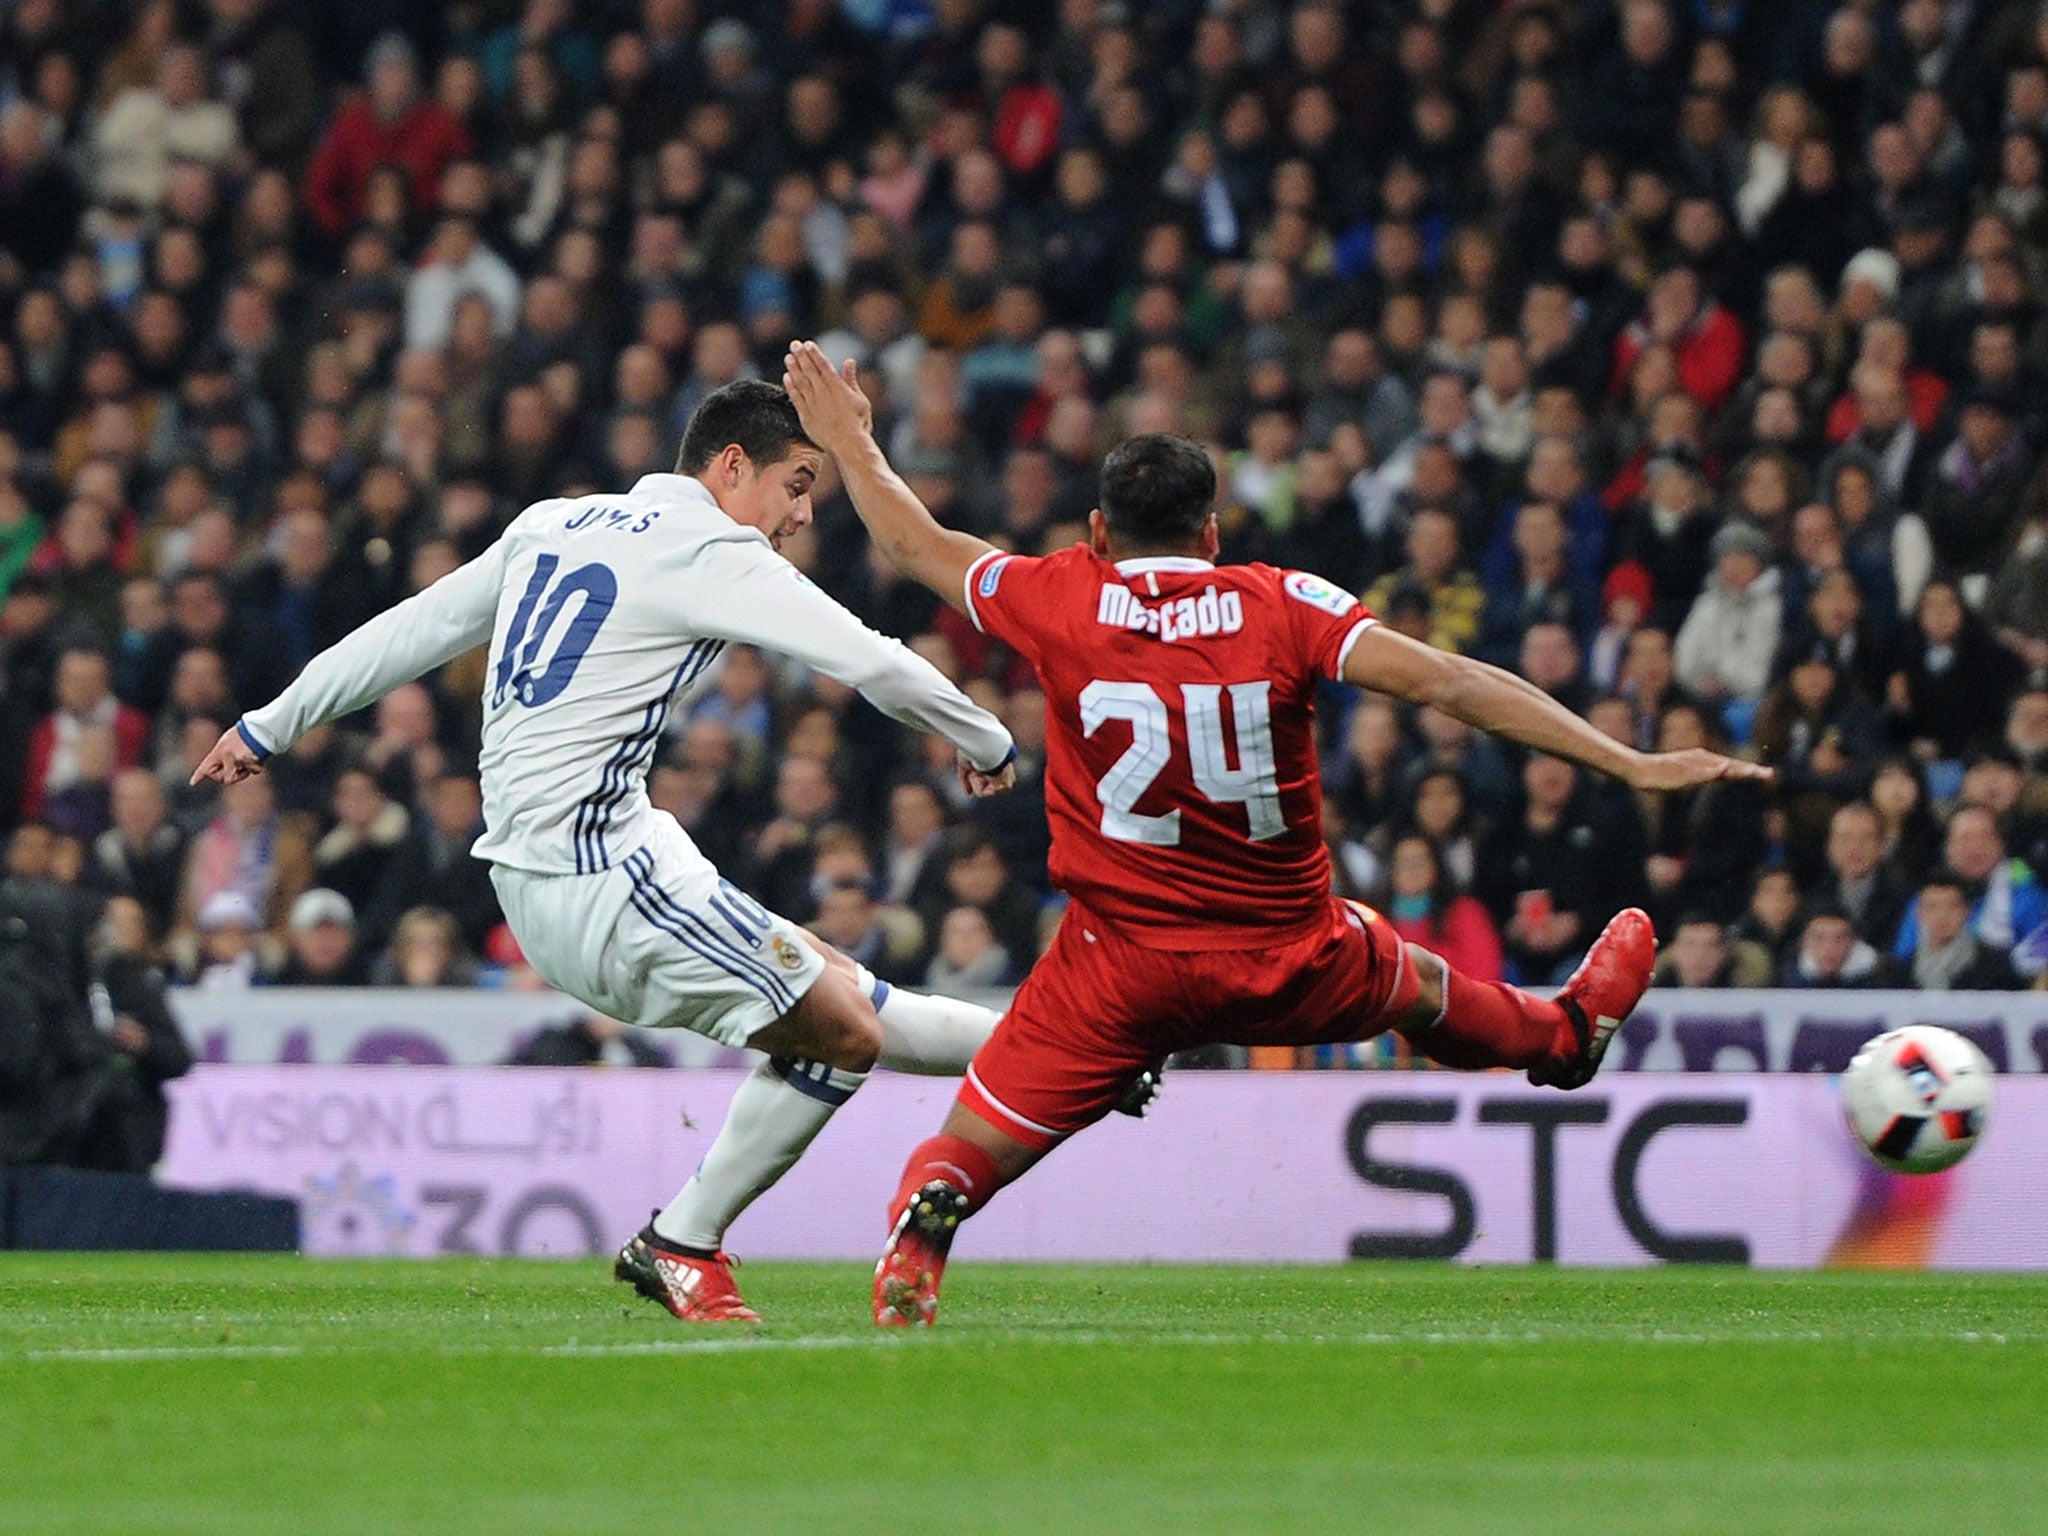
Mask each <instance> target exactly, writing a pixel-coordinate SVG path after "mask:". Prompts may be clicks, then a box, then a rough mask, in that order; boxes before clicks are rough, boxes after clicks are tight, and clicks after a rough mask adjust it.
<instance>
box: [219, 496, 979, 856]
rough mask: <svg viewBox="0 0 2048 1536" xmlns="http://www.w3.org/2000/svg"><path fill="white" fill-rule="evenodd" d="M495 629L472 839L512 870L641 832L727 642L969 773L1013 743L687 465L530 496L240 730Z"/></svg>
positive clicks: (628, 843) (313, 717)
mask: <svg viewBox="0 0 2048 1536" xmlns="http://www.w3.org/2000/svg"><path fill="white" fill-rule="evenodd" d="M486 640H488V641H489V642H490V647H491V649H490V669H489V673H488V675H487V676H486V678H485V682H484V701H483V703H484V730H483V759H482V777H483V795H484V824H485V832H484V835H483V837H482V838H481V839H479V840H478V842H477V844H476V848H475V850H474V851H475V853H476V856H477V857H478V858H481V859H488V860H490V861H491V862H492V863H493V864H497V865H501V866H503V867H506V868H510V869H520V870H528V871H531V872H534V873H536V874H589V873H593V872H595V871H599V870H607V869H610V868H611V867H612V866H613V865H614V864H615V863H617V862H619V861H621V860H623V859H625V858H626V857H627V856H629V855H630V854H632V853H634V852H635V851H636V850H637V849H639V848H640V847H641V846H642V845H643V844H645V843H646V842H647V841H648V838H649V827H648V825H647V818H648V817H649V815H650V814H651V807H650V806H649V804H648V801H647V788H646V780H647V769H648V766H649V765H650V764H651V763H652V762H653V760H654V756H655V753H656V752H657V751H658V750H659V748H660V742H661V735H662V728H663V726H664V725H665V724H666V722H667V719H668V711H669V705H670V701H671V700H672V699H673V698H674V697H675V695H676V694H677V693H678V692H679V691H681V690H682V689H685V688H687V687H688V686H689V685H690V683H691V682H692V680H694V679H695V678H696V677H698V676H700V675H701V674H702V673H703V671H704V669H705V668H707V667H709V666H710V665H711V663H712V662H713V661H714V660H715V659H716V658H717V657H718V655H719V653H720V651H722V650H723V649H724V647H725V646H726V645H727V644H728V643H730V642H739V643H742V644H747V645H758V646H762V647H765V648H767V649H770V650H775V651H780V652H782V653H784V654H786V655H789V656H793V657H796V658H797V659H798V660H800V661H803V662H806V663H808V664H809V665H810V666H812V667H814V668H816V669H817V670H818V671H820V672H823V673H825V674H826V675H827V676H829V677H834V678H837V679H838V680H839V681H840V682H843V683H845V684H847V685H848V686H850V687H853V688H856V689H858V690H859V691H860V692H861V693H862V694H863V695H865V696H866V697H867V699H868V700H869V702H871V703H872V704H874V705H875V707H876V708H878V709H880V710H881V711H883V712H884V713H885V714H888V715H890V716H893V717H894V718H895V719H898V720H902V721H905V722H907V723H908V724H911V725H914V726H917V727H918V728H920V729H922V730H927V731H934V732H937V733H938V734H940V735H943V736H945V737H946V738H947V739H948V740H950V741H951V742H953V744H954V745H955V746H957V747H958V748H959V749H960V751H961V754H962V755H963V756H964V757H965V758H966V759H967V761H968V762H969V763H971V764H973V765H974V766H976V767H977V768H986V769H993V768H995V767H997V766H999V765H1001V764H1002V763H1003V762H1004V761H1005V760H1007V758H1008V757H1009V756H1010V754H1011V752H1012V750H1013V748H1012V743H1011V741H1010V736H1009V733H1008V732H1007V731H1006V730H1004V728H1003V726H1002V724H1001V722H1000V721H998V720H997V719H996V718H995V717H994V716H993V715H991V714H989V713H988V712H987V711H986V710H983V709H981V708H980V707H978V706H977V705H975V704H974V703H973V702H972V701H971V700H969V699H968V698H967V697H966V695H964V694H963V693H961V692H960V690H959V689H957V688H955V687H954V686H953V685H952V684H951V683H949V682H947V681H946V679H945V678H944V676H943V675H941V674H940V672H939V671H938V669H937V668H935V667H933V666H932V665H931V664H930V663H929V662H927V661H925V660H924V659H923V658H922V657H920V656H918V655H917V654H916V653H915V652H913V651H911V650H910V649H908V648H907V647H906V646H904V645H903V644H902V643H901V642H899V641H896V640H892V639H890V638H888V637H887V636H884V635H879V634H876V633H875V632H874V631H873V630H871V629H869V628H868V627H867V626H866V625H864V624H862V623H861V622H860V621H859V620H858V619H856V618H855V617H854V616H853V615H852V614H850V613H848V612H847V611H846V610H845V609H844V608H842V607H841V606H840V605H839V604H838V603H836V602H834V601H833V600H832V599H831V598H829V597H827V596H826V595H825V594H824V593H823V592H821V591H819V590H818V588H817V587H815V586H813V585H812V584H811V582H810V581H809V580H808V579H807V578H806V577H805V576H804V575H803V573H802V572H800V571H798V570H797V569H796V567H794V566H793V565H791V564H790V563H789V562H788V561H787V560H784V559H783V558H782V557H781V556H780V555H779V554H777V553H776V552H775V550H774V548H773V547H772V546H771V545H770V544H769V542H768V539H767V537H766V536H765V535H764V534H762V533H760V532H758V531H757V530H755V529H752V528H743V527H741V526H740V525H739V524H737V523H735V522H733V521H732V519H731V518H729V517H727V516H726V515H725V513H724V512H722V511H721V510H720V509H719V507H718V504H717V503H716V502H715V501H713V500H712V498H711V493H710V492H709V491H708V490H706V489H705V488H704V486H703V485H702V484H701V483H700V482H699V481H697V480H695V479H694V478H691V477H689V476H686V475H647V476H644V477H642V479H641V480H640V481H639V483H637V484H636V485H635V486H634V487H633V489H632V490H631V491H629V492H628V493H626V494H625V495H623V496H584V497H580V498H578V499H575V500H555V501H543V502H537V503H535V504H534V505H533V506H531V507H529V508H527V509H526V511H525V512H523V513H521V514H520V516H519V517H518V518H517V520H515V521H514V522H513V524H512V525H511V527H509V528H507V529H506V530H505V533H504V536H503V537H502V538H500V539H499V540H498V542H497V543H496V544H494V545H493V546H492V547H491V548H490V549H489V550H487V551H485V552H484V553H483V554H481V555H479V556H478V557H477V558H476V559H475V560H472V561H471V562H470V563H469V564H467V565H465V566H463V567H462V568H461V569H460V570H457V571H453V572H451V573H450V574H449V575H447V576H445V577H443V578H442V579H441V580H440V581H437V582H435V583H434V585H433V586H431V587H429V588H427V590H425V591H424V592H420V593H417V594H415V595H414V596H412V597H410V598H408V599H406V600H405V601H404V602H402V603H400V604H398V605H397V606H396V607H394V608H391V609H389V610H388V611H386V612H385V613H383V614H380V615H379V616H378V617H377V618H375V619H372V620H371V621H370V622H369V623H367V624H365V625H364V626H363V627H362V628H360V629H358V630H356V631H355V632H354V633H353V634H351V635H349V636H348V637H347V638H345V639H343V640H341V641H339V642H338V643H336V644H335V645H333V646H331V647H329V648H328V649H327V650H325V651H323V652H321V653H320V654H319V655H318V656H316V657H314V658H313V659H312V661H310V662H308V663H307V664H306V669H305V670H304V671H303V672H302V673H300V674H299V676H298V678H297V680H296V681H294V682H293V683H292V685H291V686H290V687H289V688H287V689H286V690H285V691H284V692H283V693H282V694H280V695H279V696H278V697H277V699H276V700H275V701H273V702H272V703H270V704H268V705H266V706H265V707H264V708H262V709H258V710H253V711H251V712H250V713H249V714H247V715H245V716H243V718H242V721H241V731H242V734H243V737H244V739H246V740H247V741H248V742H249V744H250V745H251V746H252V747H254V748H255V749H256V750H257V751H259V752H264V753H270V752H280V751H283V750H284V749H285V748H287V747H289V746H290V745H291V744H292V743H293V742H295V741H297V740H298V739H299V738H300V737H301V736H303V735H304V734H305V733H306V732H307V731H310V730H312V729H313V728H314V727H315V726H317V725H320V724H323V723H324V722H326V721H329V720H334V719H338V718H339V717H341V716H343V715H346V714H350V713H352V712H354V711H355V710H358V709H361V708H362V707H364V706H365V705H366V704H369V703H370V702H372V701H373V700H375V699H378V698H380V697H382V696H383V695H384V694H386V693H388V692H389V691H390V690H391V689H393V688H395V687H397V686H398V685H399V684H400V683H404V682H408V681H410V680H411V679H413V678H416V677H418V676H420V675H421V674H422V673H424V672H428V671H431V670H432V669H433V668H435V667H437V666H440V665H442V664H443V663H445V662H448V661H450V660H453V659H454V658H455V657H457V656H459V655H461V654H462V653H463V652H464V651H467V650H471V649H473V648H474V647H476V646H479V645H482V644H483V643H484V642H485V641H486Z"/></svg>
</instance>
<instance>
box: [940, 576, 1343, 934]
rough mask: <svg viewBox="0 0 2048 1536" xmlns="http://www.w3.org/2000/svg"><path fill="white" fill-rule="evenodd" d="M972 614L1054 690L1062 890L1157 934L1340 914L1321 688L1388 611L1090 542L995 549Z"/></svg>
mask: <svg viewBox="0 0 2048 1536" xmlns="http://www.w3.org/2000/svg"><path fill="white" fill-rule="evenodd" d="M967 613H968V617H969V618H971V619H972V620H973V621H974V623H975V624H976V626H977V627H979V628H981V629H982V630H984V631H986V632H987V633H989V634H991V635H994V636H995V637H996V638H997V639H999V640H1002V641H1004V642H1005V643H1006V644H1008V645H1010V646H1012V647H1013V648H1015V649H1016V650H1017V651H1018V652H1019V653H1020V654H1021V655H1023V656H1024V657H1025V658H1026V659H1027V660H1029V661H1030V662H1031V663H1032V664H1033V665H1034V666H1035V667H1036V668H1037V669H1038V678H1039V684H1040V686H1041V687H1042V688H1044V690H1045V699H1046V706H1045V726H1046V731H1045V735H1046V745H1045V757H1046V762H1045V805H1046V819H1047V820H1048V821H1049V822H1050V823H1051V827H1052V858H1051V861H1050V862H1051V874H1052V881H1053V884H1054V885H1055V886H1057V887H1058V888H1059V889H1060V890H1063V891H1065V892H1066V893H1067V894H1068V895H1070V896H1072V897H1074V898H1075V899H1076V900H1077V901H1079V902H1081V903H1082V904H1083V905H1084V906H1086V907H1088V908H1089V910H1091V911H1093V912H1096V913H1099V914H1100V915H1101V916H1102V917H1103V918H1104V919H1106V920H1107V921H1109V922H1112V923H1114V924H1115V925H1116V926H1117V928H1118V931H1119V932H1121V933H1123V934H1124V935H1125V936H1126V937H1127V938H1129V939H1131V940H1132V941H1133V942H1135V943H1139V944H1144V945H1148V946H1150V947H1153V948H1156V949H1179V950H1209V949H1229V948H1232V947H1234V946H1237V945H1270V944H1273V943H1275V942H1278V941H1281V940H1284V939H1285V937H1286V936H1287V934H1288V933H1289V931H1291V930H1297V929H1304V928H1307V927H1309V926H1310V925H1312V924H1315V923H1319V922H1323V921H1325V920H1326V919H1327V915H1328V908H1329V900H1330V858H1329V853H1328V851H1327V850H1326V849H1325V848H1324V846H1323V795H1322V785H1321V782H1320V773H1319V771H1318V767H1317V762H1316V746H1315V705H1314V699H1315V689H1316V684H1317V683H1318V681H1320V680H1321V679H1323V678H1334V677H1337V676H1339V675H1340V674H1341V672H1342V670H1343V665H1344V657H1345V655H1346V654H1347V653H1348V652H1349V651H1350V649H1351V646H1352V644H1353V642H1355V641H1356V640H1357V638H1358V636H1359V635H1360V634H1362V633H1363V632H1364V631H1365V630H1366V628H1367V627H1369V626H1370V625H1372V624H1373V623H1374V622H1376V621H1375V620H1374V618H1373V616H1372V615H1371V614H1370V613H1369V612H1367V611H1366V609H1365V608H1364V607H1363V606H1361V605H1360V603H1359V602H1358V600H1357V599H1356V598H1355V597H1353V596H1352V595H1351V594H1350V593H1348V592H1345V591H1342V590H1341V589H1339V588H1337V587H1335V586H1332V585H1331V584H1330V583H1329V582H1327V581H1324V580H1323V579H1322V578H1321V577H1320V576H1312V575H1309V574H1308V573H1306V572H1303V571H1283V570H1277V569H1275V568H1274V567H1272V566H1270V565H1228V566H1214V565H1211V564H1209V562H1208V561H1206V560H1197V559H1192V558H1187V557H1165V558H1156V559H1143V560H1121V561H1118V562H1116V563H1115V564H1111V563H1110V562H1109V561H1108V560H1105V559H1103V558H1102V557H1101V556H1100V555H1098V554H1096V553H1095V552H1094V551H1093V550H1091V549H1089V548H1087V547H1086V546H1084V545H1076V546H1075V547H1073V548H1071V549H1065V550H1061V551H1060V552H1059V553H1058V554H1054V555H1047V556H1045V557H1044V558H1042V559H1041V558H1034V557H1031V556H1026V555H1011V554H1005V553H1003V552H1002V551H1000V550H997V551H992V552H991V553H989V554H987V555H984V556H983V557H982V558H981V559H979V560H977V561H975V563H974V564H973V565H972V566H971V567H969V569H968V572H967Z"/></svg>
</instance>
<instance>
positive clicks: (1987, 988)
mask: <svg viewBox="0 0 2048 1536" xmlns="http://www.w3.org/2000/svg"><path fill="white" fill-rule="evenodd" d="M1969 892H1970V882H1969V880H1968V879H1967V878H1966V877H1965V876H1964V875H1962V874H1960V873H1958V872H1957V871H1955V870H1952V869H1948V868H1945V867H1943V868H1937V869H1935V870H1933V871H1931V872H1930V873H1929V874H1928V876H1927V877H1926V879H1924V880H1922V881H1921V882H1920V891H1919V894H1918V895H1916V896H1915V897H1914V898H1913V915H1912V917H1911V918H1910V919H1909V920H1908V921H1909V922H1910V923H1911V924H1912V925H1913V926H1914V929H1915V943H1914V946H1913V948H1912V949H1911V950H1910V951H1909V952H1908V953H1907V955H1906V957H1905V959H1906V963H1907V965H1908V966H1909V967H1910V969H1911V974H1912V981H1913V985H1914V986H1915V987H1917V988H1919V989H1920V990H1921V991H1923V992H2010V991H2013V990H2015V989H2017V988H2018V987H2019V985H2020V978H2019V973H2018V972H2016V971H2014V970H2013V968H2012V961H2011V960H2010V959H2009V958H2007V956H2006V954H2005V952H2004V951H2003V950H2001V949H1999V948H1998V947H1997V946H1996V945H1993V944H1987V943H1986V942H1985V941H1984V940H1982V939H1980V938H1979V937H1978V936H1977V935H1976V934H1974V933H1972V932H1971V931H1970V926H1969V918H1970V896H1969Z"/></svg>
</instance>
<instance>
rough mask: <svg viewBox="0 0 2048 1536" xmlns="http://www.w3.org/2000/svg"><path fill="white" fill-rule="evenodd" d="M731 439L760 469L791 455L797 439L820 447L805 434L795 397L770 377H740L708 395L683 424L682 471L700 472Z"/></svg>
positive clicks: (678, 466) (679, 461)
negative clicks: (769, 379)
mask: <svg viewBox="0 0 2048 1536" xmlns="http://www.w3.org/2000/svg"><path fill="white" fill-rule="evenodd" d="M728 443H738V444H739V445H740V452H742V453H744V454H745V455H746V456H747V457H748V458H749V459H751V460H753V462H754V468H755V469H756V470H761V469H766V468H767V467H768V466H769V465H770V464H775V463H779V462H780V461H781V460H783V459H786V458H788V457H789V450H790V449H791V447H793V446H795V445H797V444H801V445H802V446H804V447H806V448H815V447H817V446H818V445H817V444H816V443H814V442H812V441H811V440H810V438H808V437H806V436H805V435H804V428H803V423H802V422H800V421H798V420H797V415H796V405H795V402H793V401H792V400H791V399H790V398H789V395H788V393H787V391H785V390H784V389H783V388H782V386H781V385H780V384H770V383H768V382H767V381H766V380H765V379H734V380H733V381H732V383H730V384H727V385H725V386H724V387H723V388H720V389H714V390H713V391H712V392H711V393H710V394H708V395H706V396H705V397H704V403H703V404H702V405H700V406H698V407H697V414H696V415H694V416H692V417H691V418H690V424H689V426H687V427H685V428H684V429H683V446H682V448H681V450H680V451H679V452H678V453H677V454H676V473H677V474H679V475H694V474H696V473H697V472H698V471H699V470H701V469H703V468H704V466H705V465H707V464H709V463H710V462H711V461H712V460H713V459H715V458H717V457H718V455H719V454H720V453H721V452H723V451H724V449H725V446H726V444H728Z"/></svg>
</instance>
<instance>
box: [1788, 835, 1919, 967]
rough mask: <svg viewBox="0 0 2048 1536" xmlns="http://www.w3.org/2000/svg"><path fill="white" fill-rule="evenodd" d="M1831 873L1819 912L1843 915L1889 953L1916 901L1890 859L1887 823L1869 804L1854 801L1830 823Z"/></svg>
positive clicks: (1820, 890)
mask: <svg viewBox="0 0 2048 1536" xmlns="http://www.w3.org/2000/svg"><path fill="white" fill-rule="evenodd" d="M1826 858H1827V873H1826V874H1825V875H1823V876H1822V877H1821V879H1820V881H1819V883H1818V884H1817V885H1815V887H1814V889H1813V895H1812V900H1813V903H1814V905H1815V907H1816V908H1827V909H1830V910H1833V911H1836V912H1839V913H1840V914H1841V916H1842V919H1843V920H1844V921H1845V922H1847V923H1848V924H1849V925H1850V926H1851V928H1853V929H1854V931H1855V937H1856V938H1857V939H1858V940H1859V941H1860V942H1863V943H1867V944H1874V945H1876V946H1877V948H1878V950H1879V952H1880V953H1882V954H1889V953H1890V950H1891V945H1892V941H1893V940H1894V939H1896V938H1897V936H1898V932H1899V923H1900V921H1901V920H1902V919H1903V918H1904V917H1905V915H1906V904H1907V903H1908V901H1910V900H1911V899H1912V896H1911V887H1910V886H1909V885H1908V883H1907V881H1906V878H1905V876H1904V875H1903V874H1902V873H1901V872H1900V871H1899V869H1898V868H1897V866H1896V865H1892V864H1888V863H1886V862H1885V860H1884V821H1883V818H1882V817H1881V816H1880V815H1879V814H1878V812H1877V809H1876V807H1875V806H1873V805H1871V804H1870V803H1869V802H1868V801H1863V800H1851V801H1849V802H1848V803H1847V804H1845V805H1843V806H1841V807H1840V808H1838V809H1837V810H1836V811H1835V813H1834V815H1833V816H1832V817H1831V818H1830V819H1829V822H1828V840H1827V848H1826Z"/></svg>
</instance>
